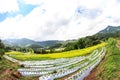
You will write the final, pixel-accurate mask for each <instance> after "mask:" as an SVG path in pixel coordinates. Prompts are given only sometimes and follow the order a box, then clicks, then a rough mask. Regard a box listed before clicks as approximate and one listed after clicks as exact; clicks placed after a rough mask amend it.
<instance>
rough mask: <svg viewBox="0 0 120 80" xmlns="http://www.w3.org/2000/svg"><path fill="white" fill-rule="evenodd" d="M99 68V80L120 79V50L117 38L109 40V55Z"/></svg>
mask: <svg viewBox="0 0 120 80" xmlns="http://www.w3.org/2000/svg"><path fill="white" fill-rule="evenodd" d="M98 70H99V72H98V73H97V76H98V77H97V78H98V79H97V80H120V75H119V74H120V51H119V50H118V48H117V47H116V40H115V39H109V40H108V46H107V55H106V57H105V60H104V62H103V64H102V65H101V66H100V67H99V68H98Z"/></svg>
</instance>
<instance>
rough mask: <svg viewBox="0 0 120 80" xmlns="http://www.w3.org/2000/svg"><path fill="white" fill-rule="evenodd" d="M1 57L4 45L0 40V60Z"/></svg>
mask: <svg viewBox="0 0 120 80" xmlns="http://www.w3.org/2000/svg"><path fill="white" fill-rule="evenodd" d="M2 55H4V44H3V43H2V41H1V40H0V58H1V56H2Z"/></svg>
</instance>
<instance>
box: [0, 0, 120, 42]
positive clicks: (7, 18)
mask: <svg viewBox="0 0 120 80" xmlns="http://www.w3.org/2000/svg"><path fill="white" fill-rule="evenodd" d="M119 14H120V1H119V0H69V1H68V0H0V38H2V39H6V38H30V39H33V40H40V41H42V40H56V39H58V40H68V39H77V38H80V37H84V36H88V35H93V34H95V33H97V32H98V31H100V30H102V29H104V28H106V27H107V26H108V25H112V26H119V25H120V15H119Z"/></svg>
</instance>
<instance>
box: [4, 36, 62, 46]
mask: <svg viewBox="0 0 120 80" xmlns="http://www.w3.org/2000/svg"><path fill="white" fill-rule="evenodd" d="M59 42H62V41H58V40H49V41H34V40H30V39H27V38H22V39H6V40H3V43H4V44H5V45H6V46H15V47H37V48H42V47H49V46H51V45H53V44H56V43H59Z"/></svg>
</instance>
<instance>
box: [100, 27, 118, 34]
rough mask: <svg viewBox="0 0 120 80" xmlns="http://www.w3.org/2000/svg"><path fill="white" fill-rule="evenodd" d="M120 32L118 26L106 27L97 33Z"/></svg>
mask: <svg viewBox="0 0 120 80" xmlns="http://www.w3.org/2000/svg"><path fill="white" fill-rule="evenodd" d="M119 31H120V26H108V27H107V28H105V29H104V30H101V31H100V32H99V33H115V32H119Z"/></svg>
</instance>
